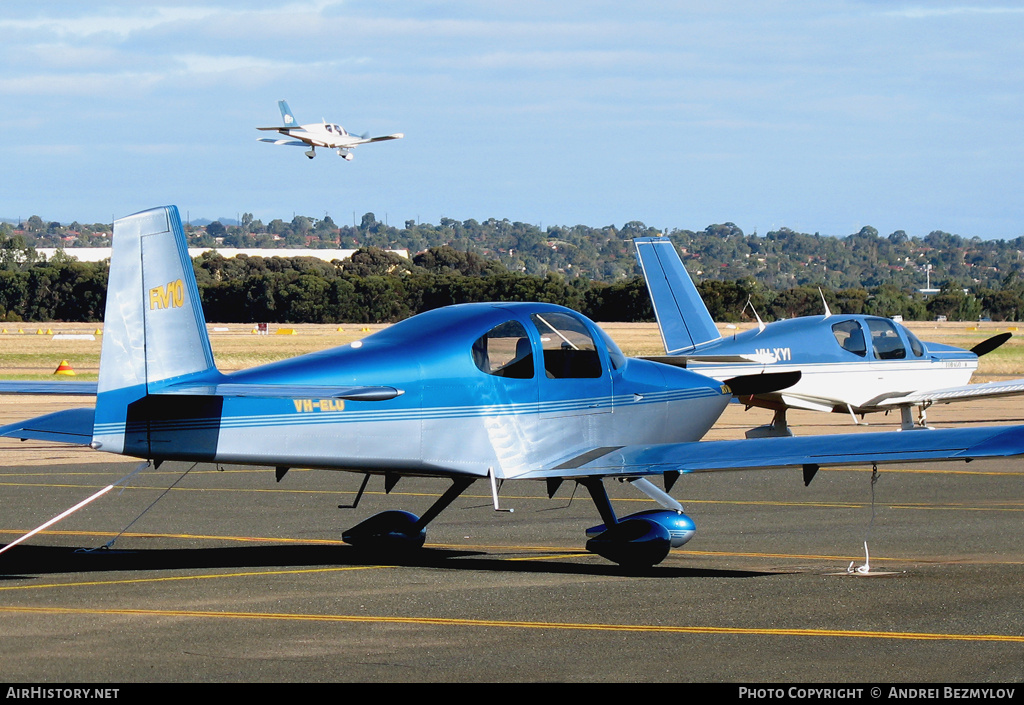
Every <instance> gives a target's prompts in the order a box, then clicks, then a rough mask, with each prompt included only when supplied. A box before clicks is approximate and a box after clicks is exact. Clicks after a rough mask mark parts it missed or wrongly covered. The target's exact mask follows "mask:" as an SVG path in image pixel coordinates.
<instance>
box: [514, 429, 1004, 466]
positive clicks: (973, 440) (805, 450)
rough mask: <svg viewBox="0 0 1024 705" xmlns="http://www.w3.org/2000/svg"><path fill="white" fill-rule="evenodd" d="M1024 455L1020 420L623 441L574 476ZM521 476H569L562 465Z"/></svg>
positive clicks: (866, 463) (971, 458)
mask: <svg viewBox="0 0 1024 705" xmlns="http://www.w3.org/2000/svg"><path fill="white" fill-rule="evenodd" d="M1014 455H1024V426H988V427H981V428H950V429H941V430H935V431H928V432H927V433H906V432H901V431H887V432H884V433H848V434H833V435H826V436H794V437H789V438H748V439H744V440H735V441H695V442H692V443H662V444H655V445H631V446H623V447H622V448H618V449H616V450H614V451H612V452H610V453H607V454H604V455H602V456H600V457H599V458H596V459H594V460H592V461H591V462H588V463H584V464H582V465H580V466H579V467H576V468H574V469H573V473H572V475H571V476H572V477H621V476H630V475H660V474H662V473H665V472H679V473H694V472H707V471H715V470H766V469H769V468H784V467H802V466H804V465H819V466H827V465H833V466H836V465H870V464H872V463H880V464H881V463H908V462H921V461H935V460H973V459H975V458H1003V457H1009V456H1014ZM520 477H522V478H531V479H532V478H544V477H567V475H566V471H565V470H564V469H559V468H557V467H552V468H549V469H546V470H538V471H535V472H530V473H527V474H525V475H520Z"/></svg>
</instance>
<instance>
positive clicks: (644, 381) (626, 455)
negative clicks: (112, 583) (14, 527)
mask: <svg viewBox="0 0 1024 705" xmlns="http://www.w3.org/2000/svg"><path fill="white" fill-rule="evenodd" d="M185 244H186V242H185V236H184V232H183V230H182V226H181V219H180V216H179V214H178V210H177V208H175V207H173V206H168V207H162V208H155V209H152V210H148V211H144V212H141V213H136V214H134V215H131V216H127V217H125V218H121V219H118V220H117V221H115V223H114V234H113V252H112V256H111V263H110V274H109V284H108V292H107V304H106V311H105V318H104V331H103V333H104V334H103V343H102V347H101V353H100V371H99V379H98V381H97V382H95V383H89V382H81V383H77V384H76V383H74V382H72V381H68V382H61V383H52V382H44V383H37V384H33V383H31V382H24V381H22V382H17V381H11V382H3V383H0V392H2V393H53V394H55V393H76V394H94V395H95V396H96V403H95V407H93V408H76V409H67V410H63V411H58V412H54V413H51V414H46V415H44V416H40V417H37V418H33V419H29V420H27V421H23V422H19V423H14V424H9V425H7V426H3V427H0V436H4V437H11V438H21V439H34V440H44V441H57V442H64V443H71V444H76V445H83V446H90V447H92V448H93V449H95V450H99V451H104V452H109V453H114V454H118V455H124V456H130V457H135V458H139V459H142V460H144V461H152V462H153V463H155V464H157V465H158V464H159V463H161V462H163V461H166V460H180V461H191V462H208V463H217V464H239V465H255V466H265V467H269V468H275V475H276V477H277V480H278V481H281V480H282V479H283V478H284V477H285V476H286V475H287V473H288V471H289V469H290V468H293V467H302V468H319V469H324V470H339V471H349V472H353V473H359V474H362V475H364V476H365V477H364V479H363V485H362V488H365V487H366V483H367V481H368V480H369V479H370V478H371V476H378V477H381V476H382V477H383V481H384V486H385V489H386V490H388V491H390V490H391V489H392V488H393V487H394V486H395V483H396V482H398V481H400V479H401V478H402V477H404V476H426V477H434V478H439V479H440V480H444V481H447V482H448V483H449V484H448V486H447V489H445V490H444V491H443V492H442V493H440V496H439V497H438V498H437V499H436V501H435V502H434V503H433V504H432V505H431V506H430V507H429V508H428V509H427V510H426V511H425V512H424V513H423V515H422V516H416V515H415V514H412V513H410V512H407V511H402V510H389V511H385V512H382V513H380V514H377V515H375V516H372V517H369V518H367V519H365V520H363V521H362V522H360V523H359V524H357V525H356V526H354V527H352V528H350V529H349V530H347V531H345V532H344V533H343V534H342V538H343V540H344V541H346V542H347V543H349V544H351V545H353V546H356V547H359V548H361V549H363V550H366V551H372V552H382V553H383V552H386V551H390V550H400V549H408V548H420V547H422V546H423V544H424V541H425V537H426V532H425V528H426V526H427V525H428V524H429V523H430V522H431V521H432V520H433V519H434V518H435V517H436V516H437V515H438V514H439V513H440V512H441V511H443V510H444V509H445V508H446V507H447V506H448V505H449V504H451V502H452V501H454V500H455V499H456V498H457V497H458V496H459V495H460V494H461V493H462V492H464V491H465V490H466V489H467V488H468V487H470V486H471V485H472V484H473V483H474V482H476V481H478V480H479V481H482V482H486V483H487V484H488V485H489V486H490V491H491V496H492V499H493V503H494V508H495V510H497V511H503V510H502V508H501V507H500V501H499V491H500V488H501V486H502V484H503V483H504V482H508V481H512V480H516V481H520V480H522V481H533V482H544V483H546V485H547V490H548V494H549V496H554V494H555V493H556V492H557V491H558V489H559V487H560V486H561V485H562V484H563V483H564V482H566V481H568V482H570V483H576V484H578V485H582V486H583V487H584V488H585V489H586V490H587V491H588V492H589V494H590V496H591V498H592V500H593V502H594V504H595V507H596V509H597V513H598V515H599V516H600V519H601V524H600V525H598V526H595V527H592V528H591V529H590V530H588V532H587V533H588V535H589V539H588V540H587V542H586V547H587V549H588V550H590V551H592V552H594V553H596V554H598V555H600V556H603V557H605V558H607V559H609V560H611V561H613V562H616V563H620V564H622V565H624V566H627V567H629V568H631V569H632V568H646V567H649V566H653V565H655V564H657V563H659V562H661V561H662V560H663V559H664V558H665V557H666V556H667V555H668V553H669V551H670V550H671V548H673V547H677V546H680V545H682V544H684V543H685V542H686V541H687V540H689V539H690V538H691V537H692V536H693V533H694V531H695V526H694V523H693V520H692V519H691V518H690V517H689V516H688V515H686V514H685V513H684V510H683V507H682V505H681V504H680V503H679V502H678V501H676V500H675V499H674V498H673V497H672V496H671V495H670V494H669V492H670V491H671V489H672V486H673V485H674V483H675V482H676V480H677V479H678V478H679V477H680V476H681V475H683V474H687V473H694V472H705V471H714V470H742V469H762V468H776V467H793V468H802V469H803V473H804V481H805V483H807V482H810V479H811V478H812V477H813V476H814V473H815V472H816V471H817V469H818V468H819V467H820V466H822V465H851V464H868V465H870V464H878V463H892V462H911V461H927V460H950V459H956V460H965V461H969V460H972V459H974V458H984V457H1006V456H1011V455H1021V454H1024V426H1015V427H1005V426H1004V427H989V428H964V429H947V430H941V431H934V432H932V433H899V432H889V433H870V434H845V435H836V436H818V437H801V438H797V437H792V438H762V439H753V440H745V439H742V440H733V441H701V440H700V439H701V438H702V437H703V436H704V434H705V433H706V432H707V431H708V429H709V428H710V427H711V426H712V425H713V424H714V423H715V421H716V420H717V419H718V417H719V415H720V414H721V413H722V411H723V410H724V409H725V408H726V406H727V405H728V404H729V402H730V401H731V400H732V399H733V397H734V395H737V394H739V395H750V394H759V393H766V392H769V391H772V390H777V389H778V388H779V387H782V386H785V385H787V384H791V383H792V382H793V381H794V380H795V379H796V378H797V377H798V376H799V375H796V374H788V375H781V376H776V375H771V374H758V375H756V376H754V377H753V378H750V377H738V378H735V379H730V380H728V381H726V382H721V381H717V380H715V379H712V378H710V377H707V376H704V375H700V374H697V373H695V372H692V371H690V370H687V369H683V368H676V367H672V366H668V365H664V364H662V363H659V362H652V361H649V360H640V359H631V358H627V357H626V356H625V355H623V353H622V352H621V351H620V350H619V348H618V347H617V346H616V345H615V343H614V342H613V341H612V340H611V338H610V337H608V335H607V334H606V333H605V332H604V331H602V330H601V329H600V328H599V327H598V326H597V325H595V324H594V323H593V322H591V321H590V320H588V319H587V318H585V317H584V316H582V315H581V314H579V313H577V312H575V311H572V310H570V309H567V308H564V307H561V306H557V305H554V304H547V303H526V302H504V303H474V304H461V305H455V306H447V307H443V308H438V309H435V310H432V311H428V312H426V313H422V314H419V315H417V316H413V317H411V318H409V319H406V320H404V321H401V322H399V323H396V324H394V325H392V326H389V327H388V328H386V329H384V330H382V331H380V332H377V333H374V334H373V335H370V336H368V337H366V338H364V339H362V340H359V341H355V342H352V343H349V344H347V345H343V346H341V347H337V348H333V349H329V350H323V351H319V352H315V353H311V354H307V355H302V356H299V357H295V358H290V359H287V360H281V361H278V362H273V363H270V364H266V365H262V366H259V367H255V368H251V369H247V370H240V371H237V372H233V373H230V374H225V373H222V372H220V371H219V370H218V369H217V368H216V366H215V364H214V358H213V353H212V350H211V347H210V341H209V338H208V336H207V331H206V325H205V322H204V317H203V310H202V306H201V304H200V300H199V291H198V288H197V285H196V280H195V275H194V273H193V268H192V262H191V260H190V259H189V257H188V250H187V248H186V247H185ZM140 467H141V466H140ZM657 477H661V478H662V479H663V486H664V489H662V487H659V486H658V485H656V484H655V483H654V482H652V481H651V479H650V478H657ZM610 479H618V480H620V481H624V482H628V483H629V484H630V485H631V486H632V487H633V488H635V489H636V490H638V491H639V492H640V493H642V494H644V495H646V496H647V497H649V498H650V499H651V500H653V501H654V502H655V503H657V505H658V506H659V507H660V508H657V509H645V510H643V511H640V512H637V513H634V514H630V515H628V516H624V517H619V516H618V515H617V514H616V512H615V511H614V509H613V507H612V503H611V502H610V500H609V497H608V494H607V492H606V491H605V485H604V483H605V481H606V480H610ZM121 482H124V479H122V480H120V481H118V483H114V484H112V485H108V486H107V487H106V488H104V489H102V490H100V491H99V492H97V493H95V494H94V495H92V496H91V497H89V498H87V499H85V500H83V501H82V502H80V503H79V504H77V505H75V506H74V507H72V508H71V509H69V510H67V511H66V512H64V513H62V514H60V515H58V516H57V517H55V518H54V519H51V520H50V521H49V522H47V523H46V524H43V526H42V527H40V528H39V529H36V530H35V531H34V532H29V533H28V534H25V535H24V536H22V537H20V538H19V539H17V540H15V541H13V542H11V543H9V544H7V545H6V546H4V547H3V548H2V549H0V553H2V552H3V551H6V550H8V549H10V548H11V547H12V546H15V545H17V544H18V543H19V542H22V541H23V540H25V539H26V538H28V537H29V536H31V535H33V534H34V533H36V532H38V531H40V530H42V529H43V528H44V527H47V526H50V525H52V524H53V523H54V522H56V521H59V520H60V519H61V518H63V517H65V516H67V515H68V514H69V513H71V512H73V511H76V510H77V509H78V508H80V507H82V506H85V505H86V504H87V503H89V502H91V501H93V500H95V499H98V498H99V497H101V496H103V495H104V493H105V492H107V491H109V490H110V489H112V488H113V487H114V486H115V485H117V484H119V483H121ZM362 488H361V489H360V494H359V495H357V501H356V502H355V503H354V504H358V496H361V494H362ZM505 516H508V515H507V514H506V515H505Z"/></svg>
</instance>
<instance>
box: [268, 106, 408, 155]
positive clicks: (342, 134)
mask: <svg viewBox="0 0 1024 705" xmlns="http://www.w3.org/2000/svg"><path fill="white" fill-rule="evenodd" d="M277 106H278V107H279V108H280V109H281V120H282V121H283V122H284V125H282V126H280V127H257V128H256V129H257V130H268V131H269V130H273V131H275V132H280V133H281V134H282V135H285V136H286V137H289V138H290V139H274V138H272V137H261V138H259V139H258V140H256V141H257V142H268V143H270V144H283V145H287V146H289V147H309V149H308V150H306V152H305V154H306V156H307V157H309V158H310V159H312V158H313V157H315V156H316V148H317V147H326V148H327V149H336V150H338V156H339V157H341V158H342V159H344V160H345V161H347V162H350V161H352V159H353V155H352V149H353V148H354V147H358V146H359V145H361V144H369V143H371V142H385V141H387V140H400V139H402V138H403V137H405V135H404V134H403V133H401V132H396V133H395V134H393V135H384V136H383V137H370V136H369V135H368V134H367V135H352V134H349V132H348V131H347V130H346V129H345V128H344V127H342V126H341V125H336V124H333V123H329V122H327V121H326V120H324V121H323V122H319V123H313V124H310V125H300V124H299V123H298V122H297V121H296V120H295V116H294V115H293V114H292V110H291V108H289V107H288V103H286V102H285V101H283V100H279V101H277Z"/></svg>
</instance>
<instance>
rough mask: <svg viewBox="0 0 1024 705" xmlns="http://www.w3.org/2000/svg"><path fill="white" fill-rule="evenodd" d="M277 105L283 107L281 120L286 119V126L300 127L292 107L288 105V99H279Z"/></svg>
mask: <svg viewBox="0 0 1024 705" xmlns="http://www.w3.org/2000/svg"><path fill="white" fill-rule="evenodd" d="M277 107H279V108H281V120H283V121H284V126H285V127H298V125H299V123H298V122H296V120H295V116H294V115H292V109H291V108H289V107H288V103H287V101H284V100H279V101H277Z"/></svg>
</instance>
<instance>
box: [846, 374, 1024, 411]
mask: <svg viewBox="0 0 1024 705" xmlns="http://www.w3.org/2000/svg"><path fill="white" fill-rule="evenodd" d="M1020 394H1024V379H1007V380H1002V381H999V382H986V383H985V384H965V385H963V386H962V387H948V388H946V389H933V390H931V391H927V392H914V393H912V394H902V395H900V396H893V397H888V398H886V399H879V400H877V401H872V402H870V403H869V404H868V405H874V406H877V407H879V408H882V409H887V408H893V407H897V406H903V405H905V404H914V405H917V404H949V403H952V402H957V401H971V400H972V399H991V398H994V397H1009V396H1016V395H1020ZM868 405H865V406H868Z"/></svg>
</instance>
